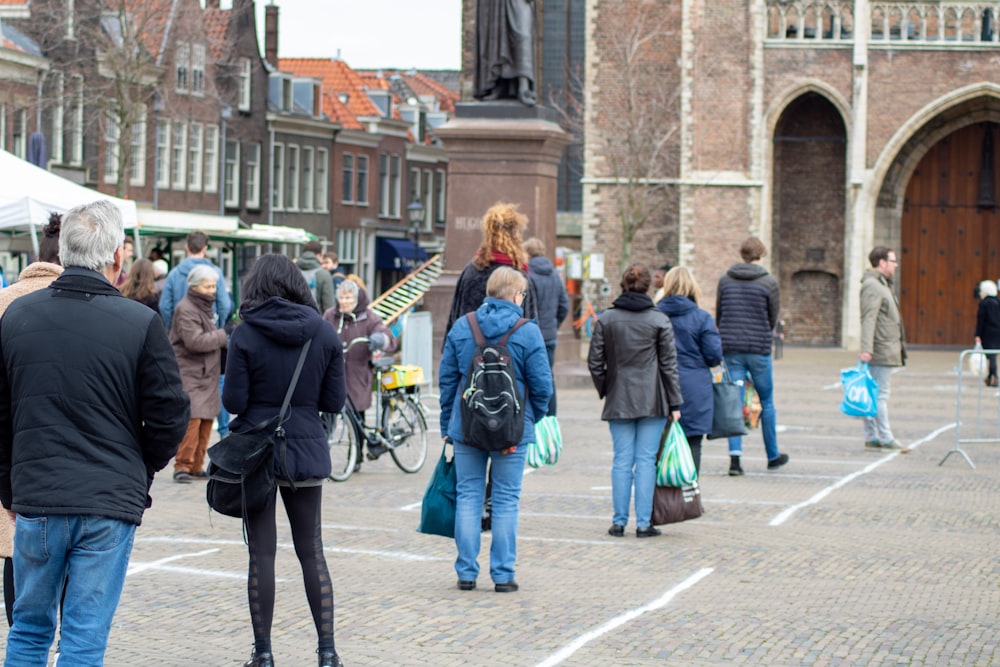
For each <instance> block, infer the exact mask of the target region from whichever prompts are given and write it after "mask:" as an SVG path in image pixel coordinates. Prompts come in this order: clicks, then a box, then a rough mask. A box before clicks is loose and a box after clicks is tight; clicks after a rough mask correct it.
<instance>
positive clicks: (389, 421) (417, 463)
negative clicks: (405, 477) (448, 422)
mask: <svg viewBox="0 0 1000 667" xmlns="http://www.w3.org/2000/svg"><path fill="white" fill-rule="evenodd" d="M382 432H383V433H385V434H386V438H387V439H388V440H389V442H390V443H391V449H390V450H389V451H390V453H391V454H392V460H393V461H395V462H396V465H398V466H399V469H400V470H402V471H403V472H411V473H412V472H417V471H418V470H420V468H422V467H423V465H424V460H425V459H426V458H427V422H426V420H425V419H424V413H423V411H422V410H421V409H420V404H419V403H417V402H416V400H415V399H413V398H410V397H409V396H407V397H406V398H402V397H400V398H393V399H390V400H389V401H387V402H386V404H385V407H384V408H382Z"/></svg>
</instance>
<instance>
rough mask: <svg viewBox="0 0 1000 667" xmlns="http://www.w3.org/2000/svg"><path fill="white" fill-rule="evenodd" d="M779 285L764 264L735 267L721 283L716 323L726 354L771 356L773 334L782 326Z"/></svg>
mask: <svg viewBox="0 0 1000 667" xmlns="http://www.w3.org/2000/svg"><path fill="white" fill-rule="evenodd" d="M780 310H781V301H780V298H779V296H778V281H777V280H775V279H774V276H772V275H771V274H770V273H768V272H767V269H765V268H764V267H763V266H761V265H760V264H752V263H750V264H747V263H743V262H740V263H738V264H733V265H732V266H731V267H729V270H728V271H726V275H724V276H722V278H721V279H720V280H719V289H718V291H717V292H716V295H715V323H716V325H717V326H718V327H719V333H720V334H721V335H722V351H723V353H725V354H731V353H733V352H745V353H747V354H771V345H772V338H771V332H772V331H773V330H774V326H775V325H776V324H777V323H778V312H779V311H780Z"/></svg>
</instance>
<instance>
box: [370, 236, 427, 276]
mask: <svg viewBox="0 0 1000 667" xmlns="http://www.w3.org/2000/svg"><path fill="white" fill-rule="evenodd" d="M377 241H378V242H377V243H376V246H375V268H376V269H378V270H379V271H406V272H407V273H408V272H410V271H412V270H413V269H414V268H416V267H417V266H419V265H420V264H422V263H423V262H426V261H427V253H426V252H424V249H423V248H421V247H420V246H418V245H417V244H416V243H414V242H413V241H411V240H409V239H390V238H385V237H382V236H380V237H378V239H377Z"/></svg>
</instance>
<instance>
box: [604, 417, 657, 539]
mask: <svg viewBox="0 0 1000 667" xmlns="http://www.w3.org/2000/svg"><path fill="white" fill-rule="evenodd" d="M666 425H667V418H666V417H643V418H641V419H612V420H610V421H609V422H608V426H609V427H610V429H611V440H612V442H613V443H614V452H615V454H614V461H613V462H612V463H611V500H612V502H613V503H614V510H615V515H614V518H613V519H612V521H613V522H614V524H615V525H617V526H624V525H626V524H627V523H628V505H629V500H631V499H632V487H633V486H635V525H636V526H637V527H639V528H648V527H649V518H650V515H651V514H652V513H653V486H654V485H655V484H656V451H657V450H658V449H659V448H660V436H661V435H662V434H663V427H664V426H666Z"/></svg>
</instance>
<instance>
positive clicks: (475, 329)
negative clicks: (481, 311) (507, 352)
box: [466, 313, 531, 347]
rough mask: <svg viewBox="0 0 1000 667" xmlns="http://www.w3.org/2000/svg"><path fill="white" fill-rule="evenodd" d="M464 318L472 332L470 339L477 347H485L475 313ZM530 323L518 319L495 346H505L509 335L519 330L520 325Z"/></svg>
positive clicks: (527, 320) (523, 319)
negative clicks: (472, 339)
mask: <svg viewBox="0 0 1000 667" xmlns="http://www.w3.org/2000/svg"><path fill="white" fill-rule="evenodd" d="M466 317H467V318H468V320H469V328H470V329H471V330H472V337H473V338H474V339H475V340H476V345H478V346H480V347H482V346H483V345H486V339H485V338H483V330H482V329H480V328H479V322H478V321H477V320H476V314H475V313H469V314H467V315H466ZM530 321H531V320H529V319H526V318H524V317H521V318H518V320H517V322H515V323H514V326H512V327H511V328H510V329H508V330H507V333H505V334H504V335H503V337H502V338H501V339H500V340H498V341H497V342H496V344H497V345H506V344H507V339H508V338H510V337H511V334H513V333H514V332H515V331H517V330H518V329H520V328H521V325H523V324H527V323H528V322H530Z"/></svg>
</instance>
